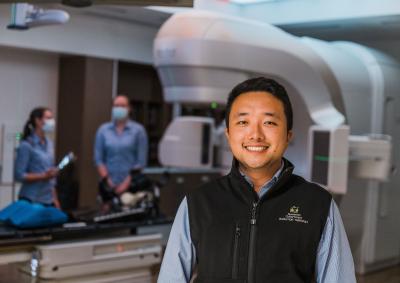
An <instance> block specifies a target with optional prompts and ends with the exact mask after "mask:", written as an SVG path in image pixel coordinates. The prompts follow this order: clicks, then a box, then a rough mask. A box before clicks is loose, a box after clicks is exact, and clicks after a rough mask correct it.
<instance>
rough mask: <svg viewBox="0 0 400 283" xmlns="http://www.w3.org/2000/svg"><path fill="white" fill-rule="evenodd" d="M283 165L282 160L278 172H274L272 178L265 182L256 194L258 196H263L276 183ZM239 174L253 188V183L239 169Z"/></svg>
mask: <svg viewBox="0 0 400 283" xmlns="http://www.w3.org/2000/svg"><path fill="white" fill-rule="evenodd" d="M284 165H285V162H284V161H283V160H282V161H281V167H279V169H278V171H276V172H275V174H274V176H272V178H271V179H270V180H268V181H267V182H265V184H264V185H262V186H261V189H260V192H259V193H258V194H259V195H262V194H264V193H265V192H266V191H267V190H269V189H270V188H271V187H272V186H273V185H274V184H275V183H276V181H278V178H279V175H280V174H281V173H282V170H283V167H284ZM239 172H240V174H241V175H242V176H243V177H244V178H245V180H246V181H247V182H248V183H249V184H250V186H251V187H254V185H253V182H252V181H251V179H250V177H249V176H247V175H246V174H245V173H243V172H242V170H240V169H239Z"/></svg>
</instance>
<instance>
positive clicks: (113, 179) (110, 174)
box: [94, 95, 148, 195]
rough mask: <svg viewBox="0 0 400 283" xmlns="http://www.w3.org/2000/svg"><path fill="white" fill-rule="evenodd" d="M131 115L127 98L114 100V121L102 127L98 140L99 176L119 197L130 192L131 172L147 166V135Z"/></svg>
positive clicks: (97, 166)
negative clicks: (131, 118)
mask: <svg viewBox="0 0 400 283" xmlns="http://www.w3.org/2000/svg"><path fill="white" fill-rule="evenodd" d="M130 111H131V109H130V105H129V99H128V97H126V96H124V95H118V96H117V97H115V99H114V100H113V107H112V113H111V114H112V121H111V122H107V123H105V124H103V125H101V126H100V128H99V129H98V130H97V133H96V139H95V146H94V159H95V164H96V168H97V172H98V174H99V176H100V178H101V180H102V181H103V182H106V183H107V185H108V187H110V188H112V189H113V191H114V192H115V193H116V194H117V195H120V194H122V193H124V192H125V191H126V190H128V188H129V186H130V183H131V175H130V172H131V171H132V170H138V169H142V168H144V167H146V165H147V152H148V139H147V133H146V130H145V128H144V127H143V126H142V125H141V124H139V123H137V122H135V121H132V120H130V119H129V113H130Z"/></svg>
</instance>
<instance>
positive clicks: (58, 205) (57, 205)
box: [53, 198, 61, 210]
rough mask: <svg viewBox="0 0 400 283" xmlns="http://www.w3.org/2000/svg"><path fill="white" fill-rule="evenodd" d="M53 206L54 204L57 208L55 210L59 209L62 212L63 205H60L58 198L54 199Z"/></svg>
mask: <svg viewBox="0 0 400 283" xmlns="http://www.w3.org/2000/svg"><path fill="white" fill-rule="evenodd" d="M53 204H54V207H55V208H58V209H60V210H61V203H60V201H59V200H58V198H54V199H53Z"/></svg>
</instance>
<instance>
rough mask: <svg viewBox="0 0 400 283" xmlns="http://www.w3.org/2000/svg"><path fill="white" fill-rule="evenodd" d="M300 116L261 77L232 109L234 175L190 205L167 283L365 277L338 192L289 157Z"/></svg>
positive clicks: (173, 242) (166, 271)
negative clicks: (298, 171) (300, 171)
mask: <svg viewBox="0 0 400 283" xmlns="http://www.w3.org/2000/svg"><path fill="white" fill-rule="evenodd" d="M292 125H293V114H292V106H291V104H290V100H289V97H288V95H287V93H286V90H285V89H284V87H283V86H281V85H280V84H278V83H277V82H275V81H274V80H271V79H266V78H262V77H261V78H255V79H250V80H247V81H244V82H242V83H241V84H239V85H237V86H236V87H235V88H234V89H233V90H232V91H231V93H230V95H229V98H228V102H227V107H226V137H227V139H228V141H229V144H230V147H231V150H232V153H233V156H234V159H233V163H232V169H231V172H230V173H229V174H228V175H226V176H224V177H221V178H219V179H217V180H215V181H213V182H210V183H208V184H206V185H204V186H202V187H200V188H199V189H198V190H196V191H195V192H194V193H192V194H190V195H188V196H186V198H185V199H184V200H183V201H182V204H181V206H180V207H179V210H178V212H177V215H176V218H175V221H174V224H173V226H172V230H171V234H170V238H169V241H168V245H167V249H166V251H165V256H164V260H163V263H162V266H161V270H160V275H159V278H158V282H159V283H180V282H190V280H192V279H193V278H192V277H193V273H194V272H193V271H194V270H195V269H196V270H197V277H196V278H195V279H194V282H197V283H245V282H246V283H264V282H268V283H270V282H271V283H286V282H288V283H289V282H290V283H297V282H299V283H300V282H307V283H311V282H318V283H321V282H322V283H353V282H354V283H355V282H356V280H355V274H354V264H353V258H352V255H351V252H350V249H349V244H348V241H347V237H346V233H345V231H344V227H343V224H342V221H341V218H340V214H339V212H338V209H337V206H336V205H335V203H334V201H333V199H332V197H331V195H330V194H329V193H328V192H327V191H326V190H325V189H323V188H322V187H320V186H318V185H317V184H313V183H310V182H307V181H306V180H304V179H303V178H301V177H299V176H297V175H295V174H293V173H292V172H293V169H294V166H293V164H291V163H290V162H289V161H288V160H286V159H285V158H283V155H284V153H285V150H286V148H287V146H288V144H289V142H290V140H291V138H292V135H293V134H292Z"/></svg>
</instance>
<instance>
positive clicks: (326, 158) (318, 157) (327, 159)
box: [314, 155, 329, 162]
mask: <svg viewBox="0 0 400 283" xmlns="http://www.w3.org/2000/svg"><path fill="white" fill-rule="evenodd" d="M314 159H315V160H317V161H325V162H328V161H329V157H328V156H322V155H315V156H314Z"/></svg>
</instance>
